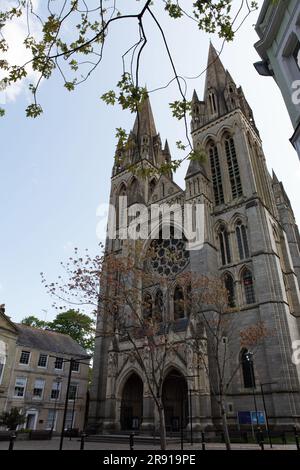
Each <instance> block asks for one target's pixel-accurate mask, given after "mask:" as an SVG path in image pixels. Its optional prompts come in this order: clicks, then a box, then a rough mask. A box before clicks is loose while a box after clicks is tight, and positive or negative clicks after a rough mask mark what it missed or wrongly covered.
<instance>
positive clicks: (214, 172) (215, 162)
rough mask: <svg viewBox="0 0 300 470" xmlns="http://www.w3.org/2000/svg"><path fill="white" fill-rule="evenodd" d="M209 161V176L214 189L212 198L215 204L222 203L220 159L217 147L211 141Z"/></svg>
mask: <svg viewBox="0 0 300 470" xmlns="http://www.w3.org/2000/svg"><path fill="white" fill-rule="evenodd" d="M208 153H209V161H210V169H211V177H212V183H213V191H214V198H215V203H216V205H218V204H223V203H224V192H223V185H222V175H221V167H220V160H219V154H218V148H217V146H216V145H214V143H212V144H211V145H210V147H209V151H208Z"/></svg>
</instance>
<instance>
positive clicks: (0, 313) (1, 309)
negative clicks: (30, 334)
mask: <svg viewBox="0 0 300 470" xmlns="http://www.w3.org/2000/svg"><path fill="white" fill-rule="evenodd" d="M0 317H2V318H3V320H4V322H5V323H7V325H9V326H10V328H11V329H12V330H13V331H14V333H15V334H18V330H17V327H16V325H15V324H14V322H13V321H12V320H11V319H10V317H8V316H7V315H6V313H5V305H4V304H1V305H0Z"/></svg>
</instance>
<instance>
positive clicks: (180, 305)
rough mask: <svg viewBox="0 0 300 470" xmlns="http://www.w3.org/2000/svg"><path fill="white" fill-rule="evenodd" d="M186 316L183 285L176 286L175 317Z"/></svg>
mask: <svg viewBox="0 0 300 470" xmlns="http://www.w3.org/2000/svg"><path fill="white" fill-rule="evenodd" d="M179 318H184V297H183V290H182V288H181V287H178V286H177V287H176V288H175V291H174V319H175V320H177V319H179Z"/></svg>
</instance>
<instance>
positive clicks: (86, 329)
mask: <svg viewBox="0 0 300 470" xmlns="http://www.w3.org/2000/svg"><path fill="white" fill-rule="evenodd" d="M47 327H48V328H49V329H51V330H53V331H57V332H58V333H63V334H66V335H69V336H71V338H73V339H74V340H75V341H77V343H78V344H80V345H81V346H82V347H83V348H84V349H86V351H88V352H91V351H92V350H93V347H94V333H95V329H94V321H93V319H92V318H91V317H90V316H88V315H85V314H84V313H80V312H79V311H77V310H67V311H66V312H62V313H59V314H58V315H57V316H56V317H55V319H54V320H53V321H52V322H48V324H47Z"/></svg>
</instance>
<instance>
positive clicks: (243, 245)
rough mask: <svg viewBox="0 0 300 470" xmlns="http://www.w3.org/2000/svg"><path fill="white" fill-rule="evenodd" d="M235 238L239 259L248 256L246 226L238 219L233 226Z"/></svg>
mask: <svg viewBox="0 0 300 470" xmlns="http://www.w3.org/2000/svg"><path fill="white" fill-rule="evenodd" d="M235 233H236V240H237V244H238V249H239V255H240V259H245V258H249V246H248V239H247V231H246V227H245V225H244V224H242V222H241V221H240V220H238V222H237V224H236V228H235Z"/></svg>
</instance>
